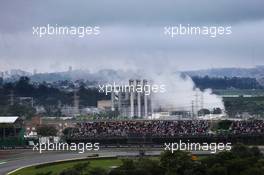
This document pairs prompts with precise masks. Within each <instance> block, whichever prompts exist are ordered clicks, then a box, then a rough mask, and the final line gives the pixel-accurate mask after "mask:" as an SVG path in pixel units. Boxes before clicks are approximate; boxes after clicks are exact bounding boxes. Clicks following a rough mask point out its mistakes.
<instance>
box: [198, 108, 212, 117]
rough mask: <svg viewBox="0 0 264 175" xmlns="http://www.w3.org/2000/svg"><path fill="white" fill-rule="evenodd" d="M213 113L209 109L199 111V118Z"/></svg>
mask: <svg viewBox="0 0 264 175" xmlns="http://www.w3.org/2000/svg"><path fill="white" fill-rule="evenodd" d="M210 113H211V112H210V110H209V109H205V108H204V109H200V110H199V111H198V115H199V116H203V115H208V114H210Z"/></svg>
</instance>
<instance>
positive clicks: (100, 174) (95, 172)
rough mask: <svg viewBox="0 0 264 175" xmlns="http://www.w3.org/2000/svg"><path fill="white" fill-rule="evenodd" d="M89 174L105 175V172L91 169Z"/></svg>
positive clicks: (97, 168)
mask: <svg viewBox="0 0 264 175" xmlns="http://www.w3.org/2000/svg"><path fill="white" fill-rule="evenodd" d="M89 173H90V174H92V175H107V172H106V170H105V169H103V168H100V167H94V168H92V169H91V170H89Z"/></svg>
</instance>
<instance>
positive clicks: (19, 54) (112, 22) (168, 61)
mask: <svg viewBox="0 0 264 175" xmlns="http://www.w3.org/2000/svg"><path fill="white" fill-rule="evenodd" d="M263 9H264V1H263V0H251V1H243V0H232V1H230V0H221V1H212V0H198V1H195V0H192V1H191V0H182V1H178V0H159V1H158V0H156V1H155V0H154V1H153V0H144V1H143V0H126V1H125V0H96V1H91V0H74V1H72V0H55V1H54V0H45V1H40V0H12V1H8V0H6V1H4V0H3V1H0V71H2V70H8V69H23V70H26V71H30V72H32V71H33V69H37V70H38V71H39V72H46V71H48V72H50V71H52V72H53V71H63V70H66V69H68V67H69V66H70V65H71V66H73V68H74V69H89V70H98V69H102V68H113V69H137V68H145V67H146V68H147V69H159V70H161V71H162V70H163V69H168V68H170V69H178V70H193V69H203V68H216V67H252V66H255V65H260V64H264V10H263ZM47 24H51V25H55V24H57V25H61V26H90V25H93V26H94V25H96V26H100V27H101V35H100V36H97V37H85V38H78V37H57V36H53V37H43V38H38V37H36V36H33V35H32V27H33V26H45V25H47ZM178 24H190V25H193V26H203V25H205V26H220V25H222V26H232V34H231V35H228V36H221V37H217V38H210V37H204V36H200V37H199V36H191V37H176V38H173V39H171V38H168V37H165V36H164V35H163V32H164V30H163V28H164V26H167V25H171V26H173V25H178Z"/></svg>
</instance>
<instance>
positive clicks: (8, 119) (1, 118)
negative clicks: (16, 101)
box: [0, 116, 19, 124]
mask: <svg viewBox="0 0 264 175" xmlns="http://www.w3.org/2000/svg"><path fill="white" fill-rule="evenodd" d="M18 118H19V117H18V116H0V123H1V124H3V123H6V124H12V123H15V122H16V120H17V119H18Z"/></svg>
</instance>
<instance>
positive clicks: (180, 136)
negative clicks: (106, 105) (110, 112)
mask: <svg viewBox="0 0 264 175" xmlns="http://www.w3.org/2000/svg"><path fill="white" fill-rule="evenodd" d="M220 122H221V120H218V121H210V120H127V121H93V122H80V123H77V124H76V127H75V128H74V129H73V130H72V131H71V132H70V133H69V135H68V136H67V141H74V142H79V141H82V142H86V141H99V142H100V143H106V144H129V143H135V144H138V143H144V144H149V143H153V144H163V143H164V142H166V141H177V140H186V141H188V140H189V141H191V140H194V141H196V142H212V141H215V142H228V141H229V142H243V143H249V144H259V143H262V144H264V121H263V120H247V121H244V120H243V121H229V124H228V126H227V128H226V129H222V128H218V123H220Z"/></svg>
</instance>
